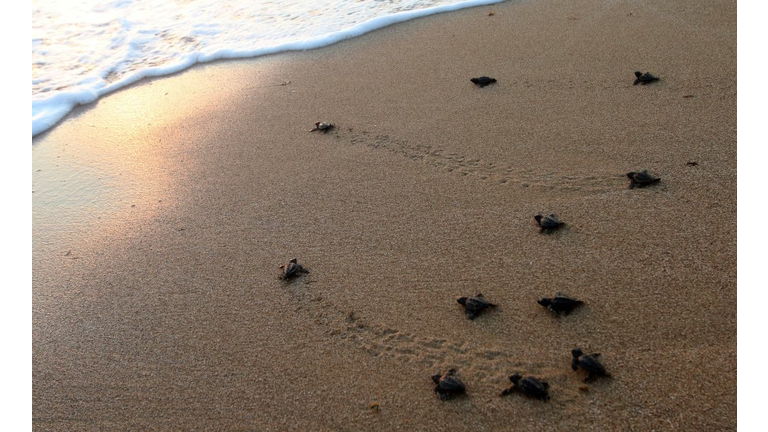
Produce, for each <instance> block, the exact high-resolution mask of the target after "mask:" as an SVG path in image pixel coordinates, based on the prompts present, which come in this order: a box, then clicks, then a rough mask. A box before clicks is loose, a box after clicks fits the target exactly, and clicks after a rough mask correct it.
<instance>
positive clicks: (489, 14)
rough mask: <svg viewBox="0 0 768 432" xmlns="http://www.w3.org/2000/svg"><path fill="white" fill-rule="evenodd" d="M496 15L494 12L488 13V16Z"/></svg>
mask: <svg viewBox="0 0 768 432" xmlns="http://www.w3.org/2000/svg"><path fill="white" fill-rule="evenodd" d="M494 15H496V12H488V16H494Z"/></svg>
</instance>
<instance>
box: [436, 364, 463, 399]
mask: <svg viewBox="0 0 768 432" xmlns="http://www.w3.org/2000/svg"><path fill="white" fill-rule="evenodd" d="M432 381H434V382H435V384H436V385H435V392H436V393H437V395H438V396H440V400H447V399H450V398H452V397H454V396H459V395H462V394H465V393H466V391H467V388H466V387H464V383H462V382H461V381H459V379H458V378H456V370H455V369H450V370H449V371H448V372H446V373H444V374H443V375H440V374H437V375H432Z"/></svg>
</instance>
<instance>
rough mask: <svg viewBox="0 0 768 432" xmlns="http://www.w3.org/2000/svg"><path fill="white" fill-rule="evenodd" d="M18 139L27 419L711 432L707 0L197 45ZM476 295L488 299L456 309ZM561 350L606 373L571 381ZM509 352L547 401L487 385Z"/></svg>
mask: <svg viewBox="0 0 768 432" xmlns="http://www.w3.org/2000/svg"><path fill="white" fill-rule="evenodd" d="M490 11H493V12H495V15H493V16H488V13H489V12H490ZM635 70H642V71H646V70H648V71H651V72H653V73H654V74H657V75H658V76H660V77H661V78H662V81H661V82H658V83H655V84H652V85H649V86H632V81H633V79H634V76H633V72H634V71H635ZM480 75H489V76H492V77H495V78H497V79H498V83H497V84H496V85H493V86H490V87H486V88H483V89H479V88H476V87H475V86H474V85H472V84H471V83H470V82H469V78H471V77H474V76H480ZM282 84H284V85H282ZM690 95H692V96H691V97H688V96H690ZM321 120H322V121H331V122H334V123H335V124H336V125H337V129H336V130H334V131H332V132H330V133H328V134H318V133H309V132H308V130H309V129H310V128H311V127H312V124H313V123H314V122H315V121H321ZM32 157H33V189H34V195H33V227H34V231H33V269H34V270H33V422H32V424H33V426H34V428H35V429H39V430H44V429H55V430H64V429H128V428H130V429H143V428H158V429H166V428H170V429H256V430H288V429H290V430H294V429H304V430H307V429H312V430H360V429H375V430H392V429H398V428H400V429H408V430H410V429H418V430H448V429H452V430H460V429H484V430H509V429H513V428H514V429H520V430H529V429H539V430H552V429H557V430H565V429H575V428H589V429H599V430H618V429H625V430H628V429H635V430H650V429H657V430H658V429H664V430H669V429H687V430H725V429H735V428H736V220H735V213H736V2H735V1H700V0H683V1H679V0H650V1H611V0H604V1H586V0H577V1H574V0H567V1H566V0H535V1H524V2H507V3H504V4H501V5H496V6H493V7H480V8H473V9H467V10H463V11H459V12H456V13H450V14H443V15H437V16H432V17H428V18H425V19H420V20H416V21H412V22H408V23H404V24H400V25H395V26H392V27H388V28H385V29H382V30H380V31H376V32H374V33H371V34H368V35H365V36H363V37H360V38H356V39H353V40H349V41H346V42H343V43H339V44H337V45H334V46H331V47H327V48H324V49H319V50H314V51H308V52H300V53H287V54H281V55H277V56H270V57H266V58H260V59H253V60H246V61H233V62H217V63H214V64H208V65H202V66H198V67H195V68H193V69H191V70H189V71H187V72H184V73H181V74H178V75H175V76H172V77H168V78H162V79H155V80H151V81H144V82H142V83H140V84H138V85H135V86H132V87H131V88H129V89H126V90H125V91H120V92H118V93H115V94H113V95H111V96H108V97H105V98H103V99H101V100H100V101H98V102H97V103H96V104H93V105H91V106H88V107H85V108H82V109H79V110H77V112H76V113H75V114H74V115H72V116H70V117H69V118H68V119H67V120H66V121H64V122H63V123H62V124H61V125H59V126H58V127H56V128H55V129H53V130H52V131H50V132H48V133H45V134H44V135H42V136H39V137H37V138H36V139H35V140H34V146H33V149H32ZM689 161H696V162H698V165H697V166H688V165H686V163H687V162H689ZM637 169H649V170H651V172H653V173H655V174H657V175H659V176H661V177H662V182H661V183H660V184H659V185H657V186H655V187H651V188H644V189H634V190H630V189H628V188H627V179H626V177H625V175H624V174H625V173H626V172H627V171H631V170H637ZM538 212H555V213H557V214H558V215H559V216H560V217H561V218H562V219H563V220H564V221H565V222H566V223H567V224H568V225H567V227H566V228H565V229H564V230H562V231H561V232H557V233H554V234H552V235H541V234H539V233H538V232H537V230H536V227H535V225H534V221H533V215H535V214H536V213H538ZM292 257H298V258H299V262H300V263H303V264H305V265H306V266H307V267H309V269H310V270H311V273H310V274H309V275H307V276H305V277H302V278H301V279H298V280H296V281H294V282H292V283H288V284H286V283H283V282H282V281H279V280H277V279H276V277H275V276H276V274H277V270H278V269H277V266H278V265H280V264H281V263H283V262H285V261H287V260H288V259H290V258H292ZM556 291H563V292H565V293H568V294H571V295H573V296H575V297H578V298H580V299H582V300H584V301H585V302H586V307H584V308H582V309H581V310H579V311H577V312H575V313H573V314H571V315H570V316H567V317H562V318H555V317H553V316H552V315H551V314H549V313H548V312H547V311H545V310H544V309H543V308H541V307H540V306H539V305H537V304H536V300H537V299H538V298H540V297H542V296H545V295H551V294H553V293H554V292H556ZM477 292H482V293H483V294H484V295H485V296H486V297H487V298H488V299H490V300H492V301H493V302H495V303H497V304H499V306H500V307H499V308H498V309H497V310H495V311H493V312H491V313H489V314H487V315H484V316H481V317H480V318H478V319H477V320H475V321H469V320H467V319H465V318H464V315H463V313H462V310H461V307H460V306H459V305H458V304H456V301H455V299H456V298H457V297H459V296H462V295H468V294H469V295H471V294H475V293H477ZM576 346H580V347H582V348H584V349H585V350H586V351H597V352H601V353H602V354H603V360H604V364H605V365H606V367H607V368H608V369H609V371H611V372H612V374H613V377H612V378H611V379H603V380H597V381H595V382H594V383H592V384H590V385H589V386H588V390H586V391H584V390H580V389H579V387H580V386H582V385H583V383H582V382H581V380H580V377H579V375H577V374H576V373H574V372H573V371H572V370H571V369H570V361H571V356H570V350H571V349H572V348H574V347H576ZM450 367H453V368H456V369H457V371H458V376H459V377H460V378H461V379H462V380H463V381H464V382H465V384H466V385H467V387H468V394H469V395H468V397H466V398H462V399H457V400H453V401H448V402H441V401H439V400H438V398H437V397H436V395H435V394H434V393H433V384H432V382H431V381H430V376H431V375H432V374H434V373H437V372H440V371H445V370H446V369H448V368H450ZM514 372H519V373H522V374H525V375H529V374H530V375H535V376H538V377H540V378H543V379H546V380H547V381H549V383H550V385H551V389H550V390H551V395H552V399H551V401H550V402H549V403H542V402H540V401H537V400H532V399H527V398H524V397H521V396H519V395H512V396H509V397H506V398H500V397H498V394H499V392H500V391H501V390H502V389H504V388H505V387H506V386H507V385H508V381H507V376H508V375H510V374H512V373H514ZM372 404H378V409H372V408H371V405H372Z"/></svg>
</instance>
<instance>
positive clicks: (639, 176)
mask: <svg viewBox="0 0 768 432" xmlns="http://www.w3.org/2000/svg"><path fill="white" fill-rule="evenodd" d="M627 177H629V187H630V189H631V188H634V187H643V186H648V185H649V184H653V183H658V182H659V181H661V178H658V177H654V176H652V175H650V174H648V170H643V171H640V172H635V171H630V172H628V173H627Z"/></svg>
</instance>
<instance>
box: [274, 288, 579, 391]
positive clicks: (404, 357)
mask: <svg viewBox="0 0 768 432" xmlns="http://www.w3.org/2000/svg"><path fill="white" fill-rule="evenodd" d="M312 283H313V282H312V280H311V275H310V276H309V277H306V276H305V277H303V278H302V279H300V280H296V281H295V282H292V283H290V284H287V285H286V287H283V288H281V289H282V290H283V291H284V292H285V293H287V294H288V295H290V296H291V297H292V299H293V301H294V304H295V307H294V312H296V313H298V314H301V315H303V316H304V317H305V321H306V322H308V323H312V324H314V325H316V326H317V327H318V328H321V329H322V330H323V333H324V334H325V335H326V336H327V337H328V338H329V340H330V341H331V343H337V344H340V345H342V346H346V347H351V348H353V349H357V350H361V351H363V352H365V353H367V354H369V355H370V356H371V357H383V358H389V359H393V360H395V361H398V362H402V363H405V364H411V365H414V366H416V367H418V368H420V369H423V370H424V371H425V372H426V373H434V371H437V370H442V369H447V368H456V369H458V370H459V371H461V372H462V375H465V374H466V375H470V376H472V377H473V381H474V384H475V385H478V384H481V383H482V388H483V389H484V390H483V392H489V393H491V394H493V395H494V396H495V395H496V393H497V390H498V392H501V390H503V389H502V387H503V386H507V384H508V382H509V380H508V376H509V375H510V374H511V373H513V372H514V371H523V372H525V373H526V374H531V375H536V376H538V377H542V378H543V379H545V380H547V381H548V382H550V384H558V386H557V387H558V389H557V390H558V398H559V400H560V401H561V402H562V403H566V402H569V401H572V400H575V399H576V398H577V397H578V395H579V391H578V389H577V387H578V386H577V385H573V383H574V382H576V381H574V380H575V379H576V376H575V375H574V374H572V373H570V366H569V364H563V365H554V366H553V365H549V364H546V363H544V362H540V361H523V360H521V359H519V358H516V356H514V355H513V354H511V353H510V352H507V351H505V350H503V349H498V348H497V347H477V346H473V344H470V343H466V342H451V341H448V340H446V339H441V338H433V337H421V336H419V335H416V334H414V333H408V332H404V331H400V330H398V329H396V328H392V327H388V326H385V325H381V324H379V323H376V322H373V321H371V320H369V319H368V318H367V317H363V316H358V314H356V313H355V312H354V311H351V310H348V309H345V308H343V307H340V306H339V305H337V304H334V303H333V302H332V301H330V300H328V299H327V298H325V297H323V296H322V295H320V294H315V293H312V292H310V289H311V285H312ZM457 313H458V311H457ZM457 319H464V316H463V314H459V315H457ZM505 388H506V387H505Z"/></svg>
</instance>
